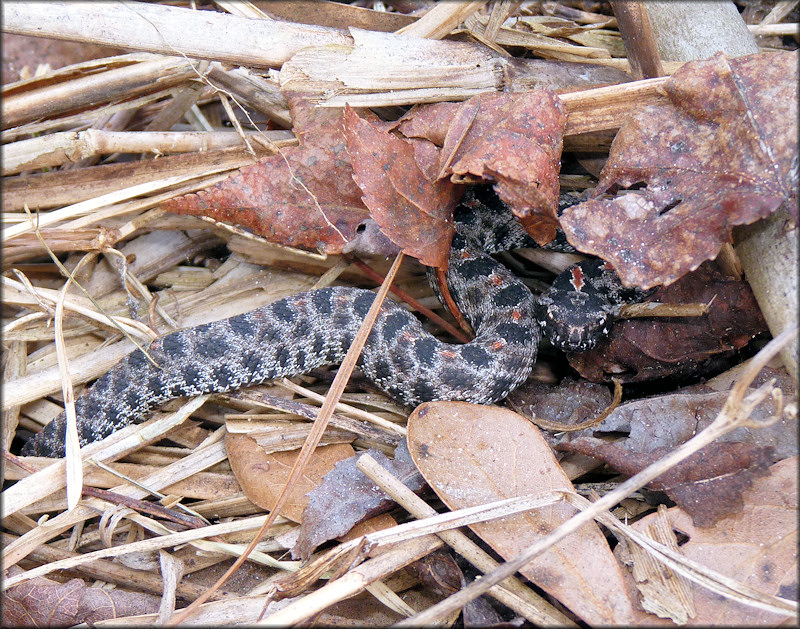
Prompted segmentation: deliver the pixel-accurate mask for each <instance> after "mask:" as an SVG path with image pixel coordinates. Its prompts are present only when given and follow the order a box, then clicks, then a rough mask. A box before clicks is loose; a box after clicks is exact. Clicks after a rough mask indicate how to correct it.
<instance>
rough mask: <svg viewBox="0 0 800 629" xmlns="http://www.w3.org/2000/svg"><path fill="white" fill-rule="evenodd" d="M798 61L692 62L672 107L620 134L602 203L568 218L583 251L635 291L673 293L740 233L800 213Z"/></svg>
mask: <svg viewBox="0 0 800 629" xmlns="http://www.w3.org/2000/svg"><path fill="white" fill-rule="evenodd" d="M796 69H797V52H778V53H760V54H756V55H749V56H745V57H739V58H737V59H728V58H726V57H725V56H724V55H722V54H721V53H720V54H717V55H715V56H714V57H712V58H710V59H708V60H706V61H697V62H692V63H687V64H686V65H685V66H683V67H682V68H681V69H680V70H679V71H678V72H676V73H675V74H674V75H672V77H671V78H670V79H669V81H668V82H667V85H666V91H667V94H668V96H669V98H670V100H671V101H672V102H671V104H669V105H663V106H662V105H659V106H649V107H646V108H645V109H643V110H642V111H640V112H638V113H636V114H634V115H633V116H632V118H631V119H630V120H629V121H627V122H626V123H625V125H624V126H623V127H622V129H621V130H620V132H619V133H618V134H617V137H616V139H615V140H614V144H613V146H612V149H611V154H610V156H609V159H608V162H607V164H606V166H605V168H604V169H603V173H602V177H601V180H600V183H599V184H598V187H597V190H596V192H595V196H599V195H601V194H603V193H605V192H607V191H609V190H611V189H612V188H615V187H623V188H628V187H630V186H633V185H634V184H637V183H641V182H644V183H646V184H647V187H646V188H644V189H643V190H641V191H639V192H636V193H628V194H620V195H618V196H617V197H615V198H611V199H606V198H594V199H592V200H590V201H586V202H585V203H581V204H579V205H575V206H573V207H571V208H569V209H568V210H566V211H565V212H564V214H563V215H562V217H561V225H562V227H563V228H564V231H565V232H566V233H567V237H568V239H569V241H570V242H571V243H572V244H573V245H575V246H576V247H577V248H578V249H579V250H581V251H584V252H586V253H592V254H594V255H597V256H600V257H601V258H604V259H606V260H608V261H609V262H611V264H612V265H613V266H614V268H615V269H616V270H617V272H618V273H619V274H620V277H622V280H623V282H624V283H626V284H628V285H636V286H641V287H644V288H649V287H652V286H657V285H659V284H670V283H672V282H674V281H675V280H677V279H678V278H679V277H681V276H682V275H684V274H685V273H687V272H689V271H691V270H693V269H696V268H697V267H698V266H699V265H700V264H701V263H702V262H703V261H704V260H708V259H710V258H714V257H715V256H716V255H717V253H718V252H719V250H720V247H721V246H722V245H723V244H725V243H727V242H729V241H730V236H731V230H732V229H733V227H734V226H736V225H746V224H749V223H752V222H754V221H756V220H758V219H760V218H764V217H765V216H768V215H770V214H771V213H772V212H774V211H775V210H777V209H778V208H779V207H780V206H781V205H783V204H784V203H788V204H789V207H790V211H793V212H795V217H796V212H797V210H796V205H797V196H796V195H797V166H796V163H797V134H798V127H797V72H796Z"/></svg>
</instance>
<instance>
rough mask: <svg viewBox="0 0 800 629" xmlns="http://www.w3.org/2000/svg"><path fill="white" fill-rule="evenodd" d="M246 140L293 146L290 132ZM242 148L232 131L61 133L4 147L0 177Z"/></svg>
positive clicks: (258, 133) (255, 133)
mask: <svg viewBox="0 0 800 629" xmlns="http://www.w3.org/2000/svg"><path fill="white" fill-rule="evenodd" d="M245 137H246V138H248V139H249V140H251V141H253V142H254V143H255V144H256V146H259V144H258V143H257V141H258V140H264V141H265V142H268V143H269V144H270V145H272V146H278V144H276V142H278V143H280V146H286V145H287V141H288V144H290V145H291V144H295V141H294V134H293V133H292V132H291V131H246V132H245ZM241 145H242V138H241V136H240V135H239V134H238V133H237V132H234V131H104V130H102V129H87V130H86V131H62V132H59V133H50V134H47V135H43V136H39V137H35V138H31V139H29V140H20V141H18V142H13V143H11V144H6V145H5V146H4V147H3V157H2V173H0V174H2V175H3V176H7V175H15V174H17V173H20V172H22V171H25V170H38V169H40V168H49V167H52V166H61V165H62V164H69V163H71V162H77V161H79V160H82V159H87V158H89V157H100V156H102V155H110V154H112V153H144V154H151V155H157V156H161V155H169V154H170V153H189V152H206V151H210V150H217V149H222V148H228V147H237V146H238V147H241ZM262 150H263V149H262ZM268 150H269V149H268ZM270 152H271V151H270Z"/></svg>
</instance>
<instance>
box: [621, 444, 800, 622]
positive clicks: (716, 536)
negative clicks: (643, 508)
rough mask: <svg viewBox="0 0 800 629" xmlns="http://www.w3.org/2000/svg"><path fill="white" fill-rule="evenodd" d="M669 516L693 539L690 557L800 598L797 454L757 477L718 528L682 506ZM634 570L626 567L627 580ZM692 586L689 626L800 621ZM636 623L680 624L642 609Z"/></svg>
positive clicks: (641, 525) (687, 546)
mask: <svg viewBox="0 0 800 629" xmlns="http://www.w3.org/2000/svg"><path fill="white" fill-rule="evenodd" d="M667 515H668V517H669V520H670V522H671V524H672V528H673V529H674V530H675V531H677V532H679V533H682V534H683V535H685V536H686V537H688V540H687V541H686V542H685V543H683V544H681V546H680V552H681V554H682V555H683V556H684V557H686V558H687V559H690V560H692V561H695V562H697V563H699V564H701V565H703V566H708V567H709V568H710V569H712V570H715V571H716V572H720V573H722V574H724V575H726V576H728V577H731V578H732V579H735V580H736V581H739V582H742V583H744V584H745V585H748V586H750V587H752V588H754V589H756V590H759V591H761V592H764V593H765V594H772V595H775V596H780V597H781V598H786V599H790V600H795V601H796V600H797V457H794V458H792V459H786V460H784V461H780V462H779V463H776V464H775V465H773V466H772V467H770V468H769V475H768V476H765V477H762V478H757V479H755V480H754V481H753V486H752V488H751V489H749V490H747V491H746V492H745V493H744V508H743V509H742V511H741V513H738V514H737V515H735V516H733V517H729V518H725V519H724V520H721V521H719V522H717V523H716V524H715V525H714V526H712V527H699V526H697V525H695V524H694V523H693V522H692V518H691V516H690V515H689V514H687V513H686V512H685V511H684V510H683V509H681V508H679V507H673V508H672V509H670V510H669V511H668V512H667ZM654 517H655V516H654V515H653V516H647V517H646V518H642V519H641V520H639V521H638V522H636V523H635V524H633V525H632V526H633V528H635V529H637V530H638V531H640V532H646V531H647V527H648V526H649V525H650V524H651V523H652V522H653V518H654ZM620 548H621V546H618V547H617V549H618V551H619V549H620ZM628 574H629V573H628V572H627V571H625V575H626V578H627V577H628ZM691 587H692V596H693V599H694V608H695V610H696V615H695V617H694V618H691V619H689V622H688V623H687V624H688V625H689V626H694V627H709V626H718V627H731V626H740V627H741V626H744V627H756V626H760V627H775V626H778V625H781V626H784V625H786V626H791V625H794V626H796V625H797V620H798V619H797V617H796V616H795V617H794V618H792V617H791V616H789V617H787V616H782V615H779V614H775V613H773V612H770V611H767V610H764V609H760V608H758V607H753V606H750V605H744V604H742V603H739V602H737V601H735V600H732V599H731V598H728V597H724V596H720V595H719V594H716V593H714V592H712V591H710V590H708V589H706V588H704V587H701V586H699V585H697V584H694V583H692V585H691ZM787 621H788V622H787ZM636 624H637V626H642V625H653V624H658V625H664V626H670V627H674V626H675V625H674V624H673V623H671V622H669V621H659V619H657V618H656V617H655V616H652V615H649V614H646V613H644V612H641V611H638V610H637V623H636Z"/></svg>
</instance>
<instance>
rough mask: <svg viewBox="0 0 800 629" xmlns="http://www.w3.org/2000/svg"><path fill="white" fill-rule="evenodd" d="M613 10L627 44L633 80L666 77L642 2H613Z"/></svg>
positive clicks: (619, 0)
mask: <svg viewBox="0 0 800 629" xmlns="http://www.w3.org/2000/svg"><path fill="white" fill-rule="evenodd" d="M611 8H612V9H613V10H614V16H615V17H616V18H617V24H618V25H619V31H620V33H621V35H622V40H623V41H624V42H625V51H626V52H627V53H628V61H629V62H630V64H631V73H632V74H633V78H634V79H636V80H639V79H652V78H655V77H658V76H664V68H663V67H662V65H661V59H660V58H659V56H658V47H657V46H656V40H655V37H653V30H652V28H651V27H650V20H649V19H648V18H647V11H645V10H644V7H643V6H642V1H641V0H636V1H634V2H631V1H630V0H612V2H611Z"/></svg>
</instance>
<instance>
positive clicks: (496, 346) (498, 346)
mask: <svg viewBox="0 0 800 629" xmlns="http://www.w3.org/2000/svg"><path fill="white" fill-rule="evenodd" d="M505 346H506V342H505V341H504V340H503V339H500V340H499V341H495V342H494V343H492V344H491V345H490V347H491V348H492V349H493V350H495V351H497V350H499V349H503V348H504V347H505Z"/></svg>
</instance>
